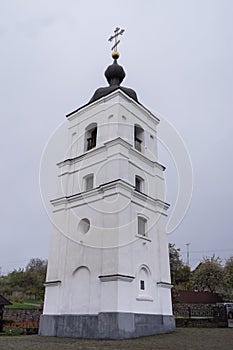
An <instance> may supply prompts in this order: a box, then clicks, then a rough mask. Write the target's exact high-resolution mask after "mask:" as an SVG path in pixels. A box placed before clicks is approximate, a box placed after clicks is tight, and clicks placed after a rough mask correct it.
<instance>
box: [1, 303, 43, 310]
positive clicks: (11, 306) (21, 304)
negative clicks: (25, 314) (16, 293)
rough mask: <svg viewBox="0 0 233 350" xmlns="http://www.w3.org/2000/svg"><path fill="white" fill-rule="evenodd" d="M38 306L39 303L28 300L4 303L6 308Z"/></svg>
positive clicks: (36, 307)
mask: <svg viewBox="0 0 233 350" xmlns="http://www.w3.org/2000/svg"><path fill="white" fill-rule="evenodd" d="M39 307H40V304H39V303H36V302H34V303H31V302H30V303H28V302H22V303H18V302H12V305H6V306H5V308H6V309H38V308H39Z"/></svg>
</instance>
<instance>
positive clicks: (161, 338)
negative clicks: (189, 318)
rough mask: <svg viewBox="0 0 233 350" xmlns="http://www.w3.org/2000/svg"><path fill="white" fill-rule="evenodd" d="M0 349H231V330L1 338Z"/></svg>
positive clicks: (232, 345)
mask: <svg viewBox="0 0 233 350" xmlns="http://www.w3.org/2000/svg"><path fill="white" fill-rule="evenodd" d="M0 349H1V350H6V349H7V350H107V349H110V350H124V349H125V350H129V349H130V350H144V349H145V350H199V349H201V350H219V349H221V350H232V349H233V328H178V329H177V331H176V332H174V333H171V334H163V335H156V336H151V337H143V338H138V339H130V340H120V341H113V340H83V339H69V338H52V337H40V336H38V335H28V336H17V337H16V336H1V337H0Z"/></svg>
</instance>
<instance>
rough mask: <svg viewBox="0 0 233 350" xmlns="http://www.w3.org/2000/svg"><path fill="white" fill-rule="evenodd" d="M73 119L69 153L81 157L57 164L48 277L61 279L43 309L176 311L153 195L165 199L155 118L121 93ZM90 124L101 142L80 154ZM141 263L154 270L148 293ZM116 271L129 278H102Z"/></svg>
mask: <svg viewBox="0 0 233 350" xmlns="http://www.w3.org/2000/svg"><path fill="white" fill-rule="evenodd" d="M68 121H69V123H70V126H69V147H68V148H69V152H70V154H69V155H70V157H71V158H72V157H76V158H74V159H73V160H72V161H65V162H63V163H61V164H60V167H61V175H60V176H59V184H60V190H59V195H58V198H59V197H61V198H60V199H57V200H54V201H53V205H54V216H53V220H54V226H53V229H52V235H51V250H50V256H49V263H48V272H47V282H53V281H61V283H60V284H59V285H57V286H55V285H49V286H47V287H46V297H45V308H44V313H54V314H59V313H62V314H72V313H73V314H77V313H79V314H82V313H89V314H97V313H98V312H104V311H115V312H116V311H122V312H140V313H155V314H161V313H162V314H172V311H171V300H170V289H169V286H168V283H169V282H170V276H169V263H168V245H167V238H166V234H165V224H166V205H165V204H163V203H162V202H161V203H158V202H156V201H154V200H153V199H160V200H161V201H163V200H164V177H163V169H162V167H161V166H160V165H158V164H157V163H156V161H157V138H156V133H157V130H156V126H157V124H158V119H157V118H156V117H155V116H153V115H152V114H151V113H150V112H149V111H148V110H146V109H145V108H144V107H143V106H140V105H139V104H137V103H136V102H135V101H133V100H131V99H130V98H128V97H127V96H125V95H124V93H122V92H120V91H117V92H114V93H112V94H111V95H109V96H107V97H105V98H103V99H101V100H99V101H96V102H94V103H93V104H91V105H88V106H86V107H84V108H83V109H81V110H80V111H77V112H76V113H74V114H73V115H71V116H69V117H68ZM93 122H96V123H97V124H98V131H97V145H96V148H95V149H92V150H90V151H88V152H86V153H85V155H84V156H83V152H84V130H85V128H86V127H87V126H88V125H89V124H91V123H93ZM134 124H139V125H140V126H141V127H142V128H143V129H144V131H145V143H144V147H143V150H142V152H141V153H140V152H138V151H136V150H135V149H134V142H133V137H134V136H133V134H134ZM121 140H123V141H121ZM78 156H80V157H78ZM90 173H94V176H95V178H94V189H92V190H90V191H87V192H83V190H84V189H83V177H85V176H86V175H87V174H90ZM135 175H139V176H140V177H142V178H143V179H144V181H145V194H146V195H147V196H145V195H143V194H140V193H137V192H136V191H135V189H134V185H135ZM118 179H121V181H116V180H118ZM114 180H115V181H116V182H115V183H114ZM108 183H109V184H108ZM80 193H81V194H80ZM64 197H68V198H64ZM150 197H151V198H150ZM139 214H140V215H143V216H144V217H146V218H147V224H148V233H147V237H146V238H143V237H141V238H138V237H137V236H136V235H137V216H138V215H139ZM83 218H87V219H89V220H90V224H91V226H90V230H89V231H88V232H87V233H85V234H83V233H82V232H79V229H78V227H79V226H78V225H79V222H80V220H81V219H83ZM109 247H111V248H109ZM142 266H146V267H147V268H148V271H149V276H150V277H149V282H148V283H149V284H150V286H149V289H148V290H147V291H146V292H143V291H141V290H139V278H140V277H139V271H140V267H142ZM111 274H120V275H127V276H131V277H132V278H129V280H127V279H126V280H124V279H123V280H121V279H119V280H112V281H110V280H109V281H102V280H101V279H100V278H99V276H104V275H111ZM161 282H163V284H164V285H163V284H161ZM158 283H160V284H159V285H158ZM164 286H165V287H164Z"/></svg>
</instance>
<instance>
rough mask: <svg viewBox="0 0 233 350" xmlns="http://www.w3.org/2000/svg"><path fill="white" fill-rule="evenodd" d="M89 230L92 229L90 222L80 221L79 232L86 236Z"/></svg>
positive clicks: (86, 220)
mask: <svg viewBox="0 0 233 350" xmlns="http://www.w3.org/2000/svg"><path fill="white" fill-rule="evenodd" d="M89 229H90V221H89V220H88V219H86V218H85V219H82V220H80V222H79V224H78V231H79V232H80V233H83V234H84V233H87V232H88V231H89Z"/></svg>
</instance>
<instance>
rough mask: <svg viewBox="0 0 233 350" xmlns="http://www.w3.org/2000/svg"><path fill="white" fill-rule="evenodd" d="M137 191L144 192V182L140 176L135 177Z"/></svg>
mask: <svg viewBox="0 0 233 350" xmlns="http://www.w3.org/2000/svg"><path fill="white" fill-rule="evenodd" d="M135 190H136V191H138V192H143V191H144V180H143V178H141V177H140V176H138V175H136V176H135Z"/></svg>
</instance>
